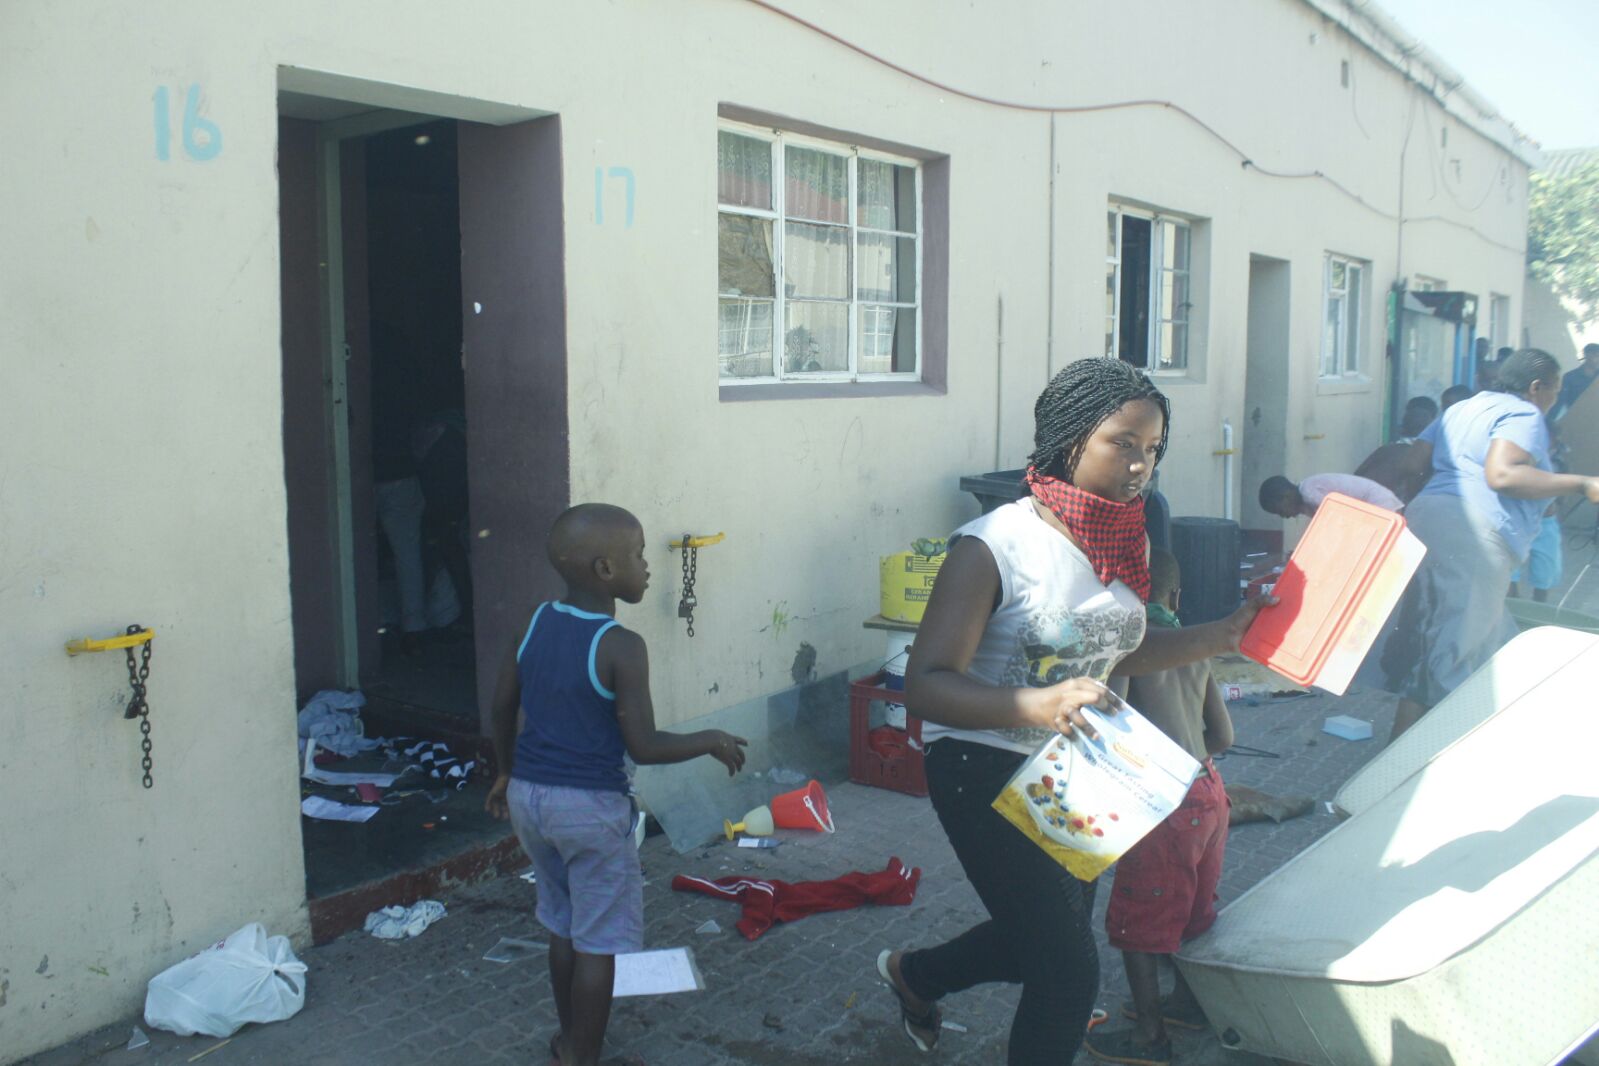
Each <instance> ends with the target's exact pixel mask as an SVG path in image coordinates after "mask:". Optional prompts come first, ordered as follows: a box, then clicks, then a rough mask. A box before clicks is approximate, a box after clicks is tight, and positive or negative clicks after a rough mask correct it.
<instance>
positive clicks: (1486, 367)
mask: <svg viewBox="0 0 1599 1066" xmlns="http://www.w3.org/2000/svg"><path fill="white" fill-rule="evenodd" d="M1473 362H1474V363H1475V364H1476V367H1477V373H1476V376H1475V377H1474V378H1473V379H1472V380H1474V381H1476V383H1477V388H1479V389H1492V388H1493V387H1494V375H1495V373H1496V369H1495V368H1496V367H1497V365H1498V364H1497V361H1496V360H1495V359H1494V354H1493V342H1492V341H1490V340H1489V339H1488V338H1487V337H1478V338H1477V343H1476V346H1475V352H1474V358H1473Z"/></svg>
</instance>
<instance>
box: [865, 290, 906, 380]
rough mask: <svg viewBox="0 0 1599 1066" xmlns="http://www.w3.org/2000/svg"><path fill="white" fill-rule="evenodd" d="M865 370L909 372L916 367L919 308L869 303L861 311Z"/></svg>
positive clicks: (869, 371)
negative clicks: (917, 313) (871, 304)
mask: <svg viewBox="0 0 1599 1066" xmlns="http://www.w3.org/2000/svg"><path fill="white" fill-rule="evenodd" d="M856 328H857V329H858V330H859V342H860V355H859V356H858V357H857V358H856V361H855V365H856V370H857V372H859V373H862V374H889V373H893V374H909V373H911V372H913V371H915V369H916V312H915V311H913V310H911V309H910V308H908V307H866V306H863V307H862V308H861V311H860V321H859V324H858V326H857V327H856Z"/></svg>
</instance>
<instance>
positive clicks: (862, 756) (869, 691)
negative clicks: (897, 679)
mask: <svg viewBox="0 0 1599 1066" xmlns="http://www.w3.org/2000/svg"><path fill="white" fill-rule="evenodd" d="M882 681H883V674H881V673H877V674H873V675H872V676H871V677H863V678H861V679H860V680H858V681H852V682H850V686H849V779H850V780H851V781H854V782H855V783H856V784H861V785H872V786H873V787H875V788H886V789H888V790H889V791H891V792H903V793H905V794H906V795H908V796H925V795H927V771H926V769H925V768H924V766H923V765H922V720H921V719H920V718H917V717H915V716H914V715H910V714H907V715H906V716H905V729H904V730H903V739H904V744H903V745H902V746H900V745H895V747H898V748H899V751H898V752H897V753H896V754H894V755H891V756H889V757H887V758H885V757H884V756H883V755H881V754H879V753H878V752H877V751H874V750H873V749H872V745H871V733H872V728H871V725H872V718H871V711H872V701H873V700H881V701H882V702H884V703H903V702H905V693H904V692H901V691H899V690H896V689H890V688H884V687H883V684H882ZM896 732H899V731H896Z"/></svg>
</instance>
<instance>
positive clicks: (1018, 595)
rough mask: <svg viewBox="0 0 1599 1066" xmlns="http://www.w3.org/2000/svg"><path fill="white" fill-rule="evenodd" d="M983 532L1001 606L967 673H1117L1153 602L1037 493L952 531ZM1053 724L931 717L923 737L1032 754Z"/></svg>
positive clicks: (991, 678) (1049, 680) (998, 680)
mask: <svg viewBox="0 0 1599 1066" xmlns="http://www.w3.org/2000/svg"><path fill="white" fill-rule="evenodd" d="M961 537H976V538H977V539H978V540H980V541H982V542H983V543H984V544H985V545H987V547H988V550H989V552H990V553H991V554H992V555H993V556H994V562H995V563H996V564H997V565H998V567H999V587H1000V599H999V606H998V607H997V608H996V609H995V610H994V613H993V614H992V615H991V616H989V619H988V626H987V627H986V628H985V629H984V630H983V639H982V641H981V642H979V644H978V645H977V652H976V654H975V655H973V656H972V662H971V665H970V666H968V667H967V668H966V673H967V675H968V676H970V677H972V678H974V679H975V680H977V681H981V682H983V683H984V684H988V685H996V686H1001V687H1004V688H1021V687H1024V686H1026V687H1031V688H1043V687H1046V686H1048V685H1054V684H1057V683H1059V682H1061V681H1066V680H1069V679H1071V678H1074V677H1092V678H1094V679H1095V680H1096V681H1101V682H1104V681H1108V680H1109V678H1110V672H1111V669H1112V668H1113V667H1114V666H1115V665H1116V664H1117V663H1118V662H1120V661H1121V660H1122V659H1123V658H1125V657H1126V656H1127V655H1128V654H1129V653H1130V652H1132V651H1133V650H1135V649H1136V648H1137V647H1138V645H1139V644H1140V643H1142V641H1143V639H1144V604H1143V601H1142V600H1140V599H1139V598H1138V594H1137V593H1135V592H1134V591H1133V590H1132V589H1130V588H1128V587H1127V586H1126V585H1125V584H1123V583H1122V582H1121V581H1120V580H1117V581H1113V582H1111V584H1110V586H1109V587H1106V586H1105V585H1104V584H1103V583H1102V582H1101V581H1100V580H1099V578H1098V577H1097V576H1096V575H1095V574H1094V568H1093V566H1091V565H1090V564H1089V562H1088V559H1087V557H1086V556H1084V555H1083V553H1082V552H1081V551H1079V550H1078V549H1077V547H1076V545H1074V544H1072V543H1071V541H1069V540H1067V539H1066V538H1065V537H1064V536H1062V535H1061V533H1060V531H1059V530H1058V529H1056V528H1055V527H1053V526H1051V525H1049V524H1048V523H1047V522H1045V521H1044V519H1043V518H1041V517H1039V514H1038V512H1037V510H1035V509H1034V507H1033V501H1032V498H1031V497H1026V498H1024V499H1020V500H1017V501H1015V502H1014V503H1008V504H1005V505H1004V506H1003V507H998V508H995V509H994V510H992V511H990V512H989V513H988V514H986V515H983V516H982V517H981V518H978V519H975V520H973V521H971V522H968V523H966V524H965V525H964V526H961V527H960V528H959V529H957V530H956V531H955V532H954V533H953V534H951V536H950V545H951V546H952V547H953V545H954V543H955V541H956V540H958V539H959V538H961ZM1056 735H1057V734H1056V733H1055V731H1054V730H1052V729H985V730H967V729H951V728H949V727H947V726H941V725H935V724H933V723H932V722H923V723H922V740H923V742H924V743H932V742H933V741H935V740H940V739H943V738H945V737H951V738H954V739H957V740H969V741H973V742H975V743H978V744H989V745H992V746H994V747H998V748H1005V749H1007V750H1010V751H1018V752H1023V753H1026V754H1031V753H1032V751H1033V750H1034V749H1035V748H1037V747H1038V745H1039V744H1041V743H1043V742H1044V741H1045V740H1048V739H1049V738H1050V737H1053V736H1056Z"/></svg>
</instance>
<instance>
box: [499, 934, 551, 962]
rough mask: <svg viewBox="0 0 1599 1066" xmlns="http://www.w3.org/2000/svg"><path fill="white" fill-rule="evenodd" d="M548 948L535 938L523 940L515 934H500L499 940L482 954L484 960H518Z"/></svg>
mask: <svg viewBox="0 0 1599 1066" xmlns="http://www.w3.org/2000/svg"><path fill="white" fill-rule="evenodd" d="M547 950H549V945H548V944H543V943H540V942H539V941H537V940H523V939H522V938H521V937H517V936H502V937H500V942H499V943H498V944H495V945H494V946H493V947H492V948H490V949H489V950H488V951H486V952H485V953H484V954H483V961H484V962H519V961H521V960H522V959H525V958H527V957H528V956H529V955H537V954H540V953H541V952H544V951H547Z"/></svg>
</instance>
